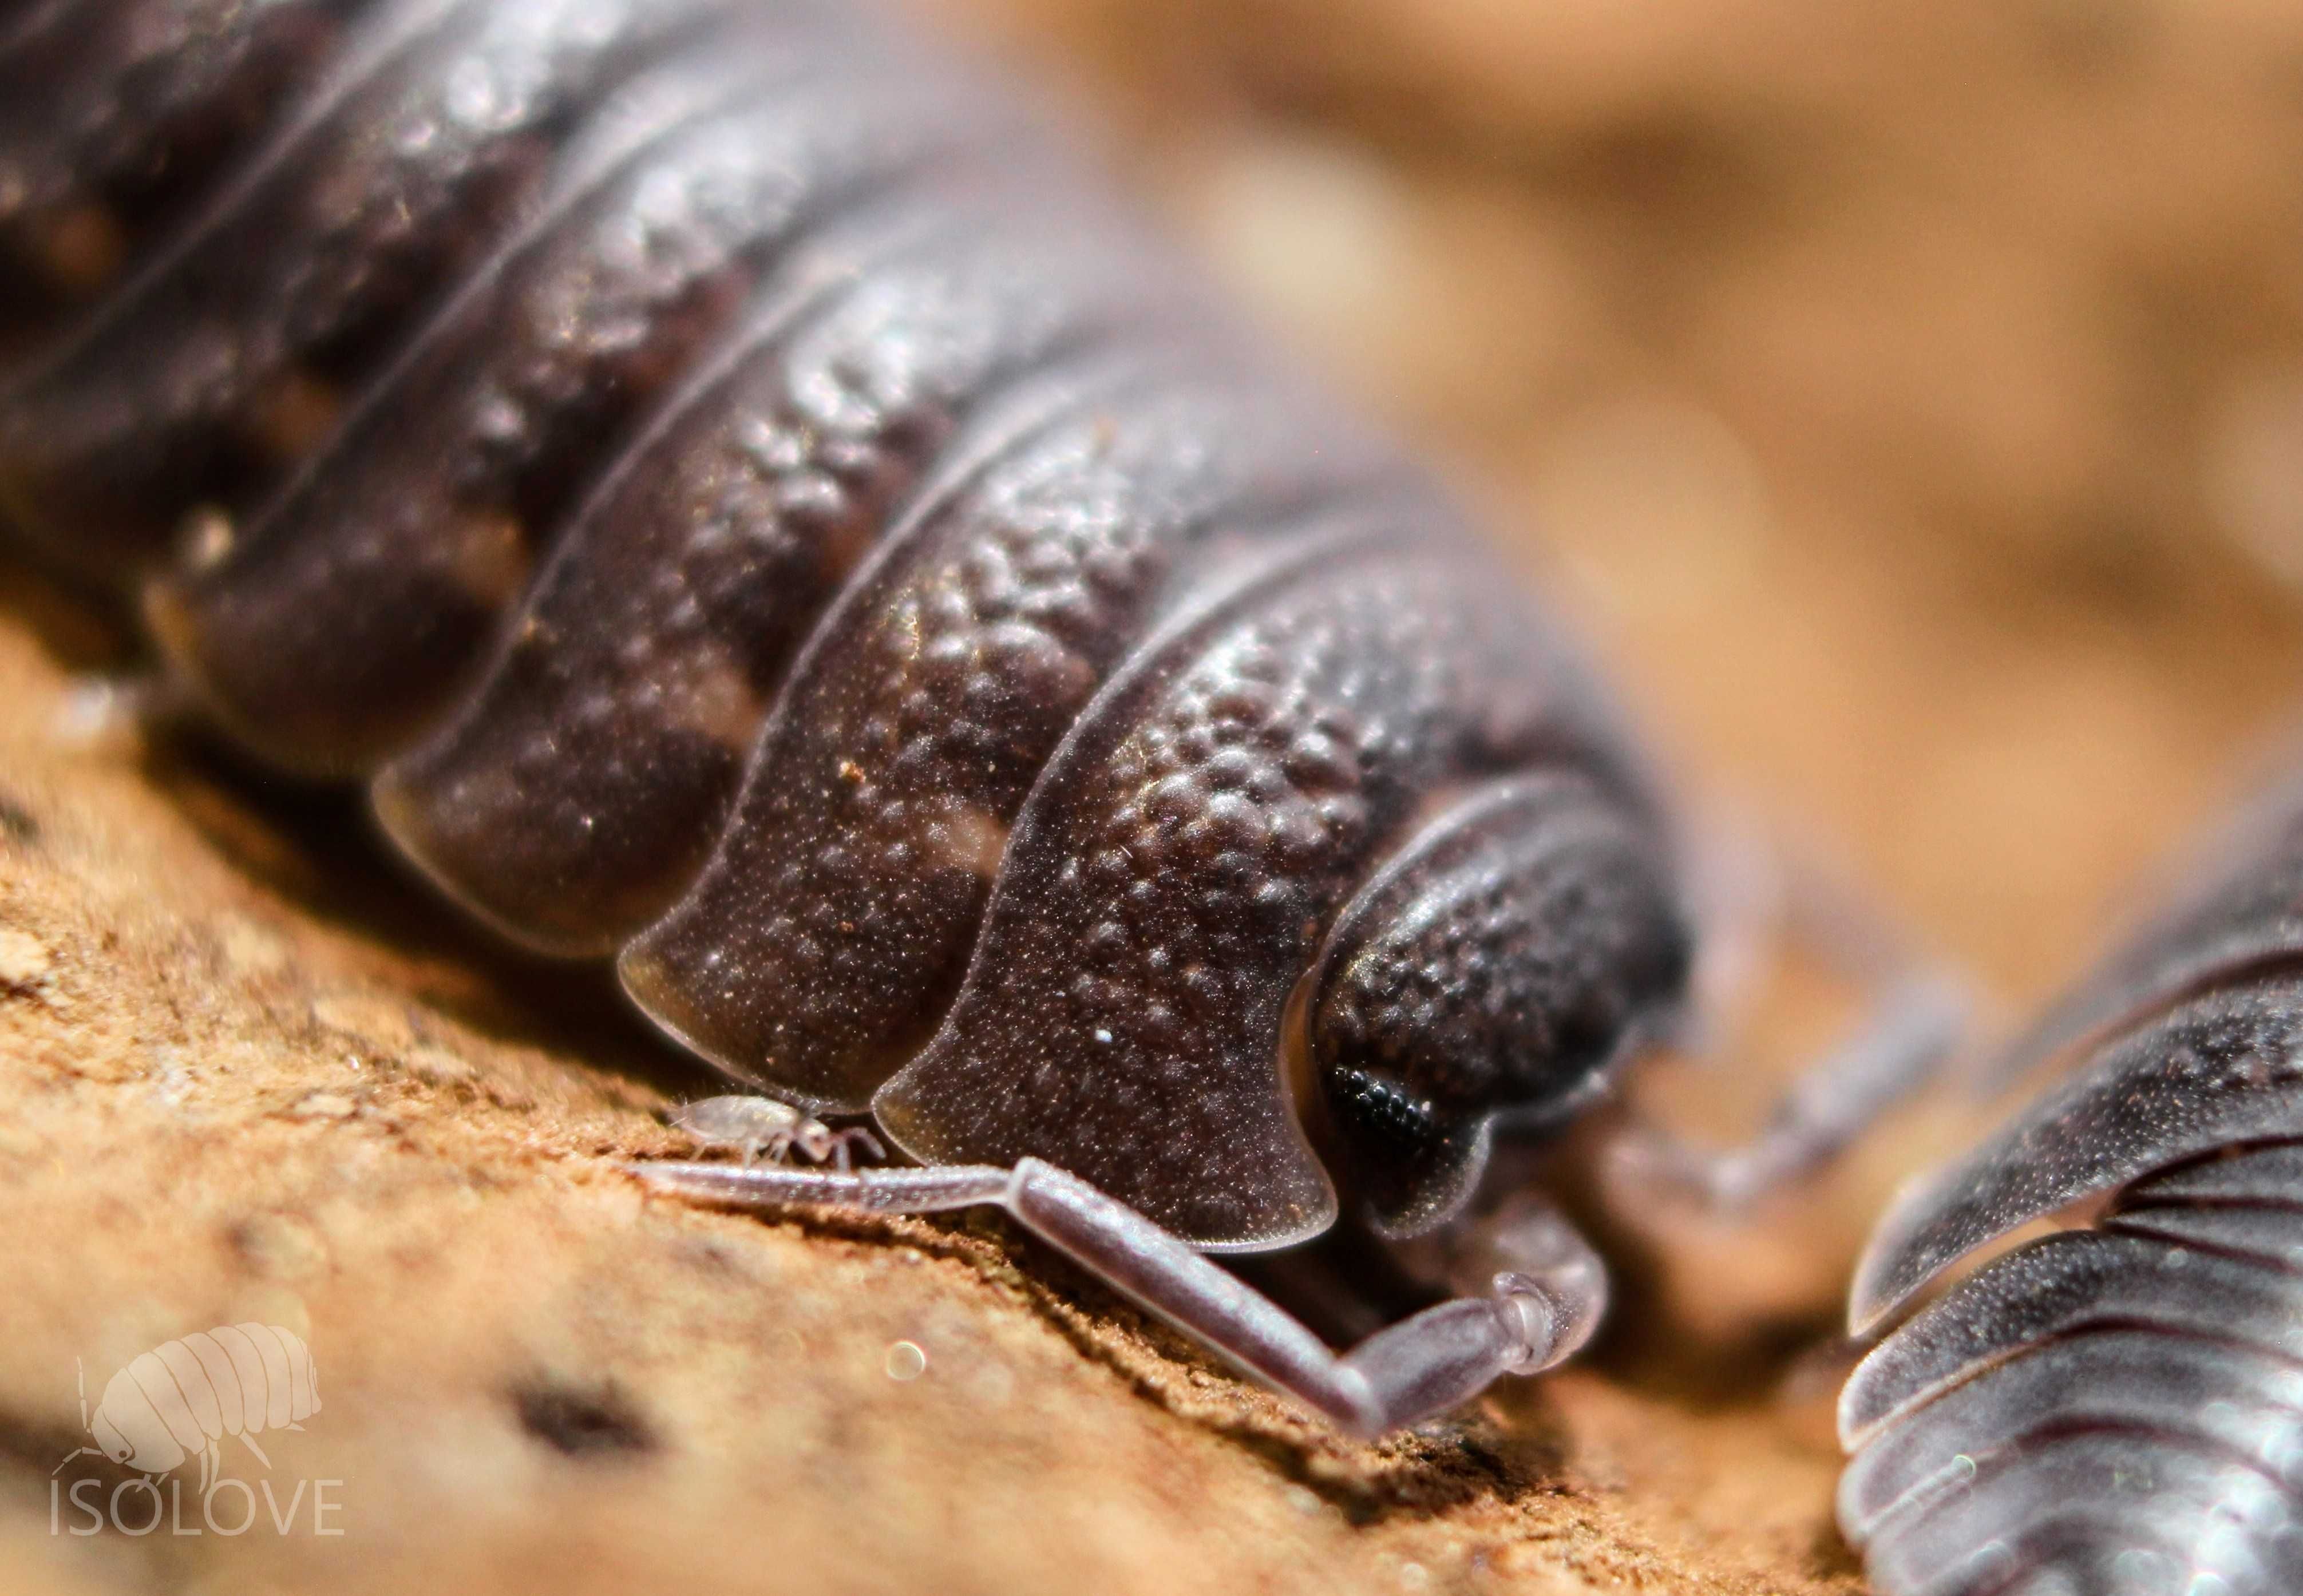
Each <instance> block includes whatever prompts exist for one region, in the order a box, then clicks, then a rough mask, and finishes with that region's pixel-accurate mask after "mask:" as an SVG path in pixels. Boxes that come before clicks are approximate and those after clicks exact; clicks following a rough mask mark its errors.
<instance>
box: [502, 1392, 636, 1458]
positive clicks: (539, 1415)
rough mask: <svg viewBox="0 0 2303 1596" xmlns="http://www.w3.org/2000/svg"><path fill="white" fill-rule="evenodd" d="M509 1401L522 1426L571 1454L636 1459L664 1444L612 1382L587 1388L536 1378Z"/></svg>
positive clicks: (555, 1447)
mask: <svg viewBox="0 0 2303 1596" xmlns="http://www.w3.org/2000/svg"><path fill="white" fill-rule="evenodd" d="M511 1399H512V1406H513V1407H514V1408H515V1409H517V1410H518V1412H519V1427H520V1428H521V1429H523V1430H525V1431H527V1432H528V1434H530V1435H532V1436H534V1437H535V1438H536V1440H540V1441H542V1442H543V1443H544V1445H545V1446H547V1447H550V1448H553V1450H554V1451H556V1452H560V1453H562V1454H564V1455H565V1456H567V1457H604V1456H609V1455H622V1456H627V1457H638V1456H642V1455H644V1454H646V1453H649V1452H653V1451H654V1450H656V1449H657V1448H658V1447H659V1446H660V1445H661V1443H660V1442H659V1441H658V1440H657V1439H656V1433H655V1427H654V1425H652V1424H650V1423H648V1422H647V1420H646V1418H645V1417H644V1416H643V1415H642V1414H640V1412H639V1410H638V1409H637V1408H636V1407H635V1406H632V1403H631V1400H630V1398H628V1397H626V1396H625V1395H624V1393H623V1392H622V1390H621V1389H619V1388H618V1387H617V1385H616V1384H615V1382H614V1381H609V1382H607V1383H606V1384H604V1385H601V1386H597V1387H594V1388H591V1389H583V1388H579V1387H576V1386H570V1385H563V1384H561V1383H559V1382H558V1381H533V1382H530V1383H527V1384H523V1385H519V1386H516V1387H514V1388H513V1389H512V1392H511Z"/></svg>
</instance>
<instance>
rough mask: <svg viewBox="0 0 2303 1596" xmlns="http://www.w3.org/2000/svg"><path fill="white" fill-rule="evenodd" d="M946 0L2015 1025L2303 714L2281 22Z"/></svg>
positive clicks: (1829, 7)
mask: <svg viewBox="0 0 2303 1596" xmlns="http://www.w3.org/2000/svg"><path fill="white" fill-rule="evenodd" d="M934 9H936V10H938V11H940V12H941V13H946V14H947V16H948V19H949V21H950V22H951V23H952V24H953V25H954V26H956V27H957V28H959V29H961V30H963V31H967V32H972V33H974V34H976V35H978V36H979V37H988V38H991V40H993V41H994V43H995V45H996V46H998V47H1000V48H1001V49H1002V50H1004V51H1005V52H1006V53H1008V55H1013V56H1018V57H1021V58H1023V59H1025V60H1027V61H1033V62H1036V63H1040V64H1042V66H1043V67H1046V68H1050V69H1052V71H1053V72H1054V73H1055V74H1056V75H1057V76H1059V79H1061V80H1066V81H1068V82H1070V83H1072V84H1075V85H1077V86H1079V87H1081V88H1082V89H1083V90H1084V92H1085V94H1086V95H1087V97H1090V98H1091V99H1092V101H1094V102H1096V108H1097V109H1098V110H1099V111H1100V112H1101V114H1102V120H1103V122H1104V125H1105V126H1107V127H1108V128H1109V129H1111V130H1113V137H1114V142H1115V148H1114V150H1113V152H1112V154H1113V156H1114V157H1115V158H1116V159H1117V160H1118V162H1119V163H1120V164H1121V165H1123V167H1124V168H1125V169H1126V171H1127V172H1128V173H1131V174H1132V175H1133V176H1134V177H1135V178H1136V179H1137V180H1138V181H1139V182H1140V183H1141V185H1142V186H1143V188H1144V189H1145V190H1148V191H1150V192H1151V193H1152V194H1154V195H1155V196H1157V197H1158V198H1160V200H1161V201H1162V202H1163V203H1164V204H1165V206H1166V207H1167V208H1168V212H1169V214H1170V215H1172V216H1173V217H1174V218H1175V220H1176V221H1177V223H1178V224H1179V225H1180V227H1181V228H1182V230H1183V231H1184V232H1185V233H1186V234H1187V235H1188V237H1189V238H1190V239H1192V240H1193V241H1195V242H1196V243H1197V245H1198V247H1199V248H1200V249H1201V251H1202V253H1203V254H1204V255H1205V257H1206V258H1208V259H1209V260H1210V261H1211V262H1212V263H1213V265H1214V266H1215V267H1216V268H1217V269H1218V270H1219V273H1220V274H1222V275H1223V276H1224V277H1225V278H1226V279H1227V280H1228V282H1229V283H1230V284H1231V285H1232V286H1233V287H1234V288H1235V289H1236V291H1238V292H1239V293H1240V294H1241V295H1242V296H1244V298H1245V299H1246V300H1248V301H1249V302H1250V303H1251V304H1252V305H1253V307H1256V308H1260V309H1261V311H1262V312H1264V313H1265V317H1266V319H1267V320H1268V321H1269V322H1270V325H1273V326H1274V327H1276V328H1277V329H1278V330H1279V331H1280V332H1281V333H1282V334H1284V335H1286V336H1287V337H1289V338H1291V339H1292V340H1293V341H1294V342H1295V343H1296V344H1297V345H1298V346H1299V347H1301V348H1302V349H1303V350H1306V351H1307V352H1308V353H1309V355H1310V356H1311V357H1312V358H1313V359H1317V360H1319V361H1321V362H1324V363H1325V365H1326V367H1328V368H1329V370H1331V371H1332V372H1333V373H1334V374H1335V376H1336V377H1337V380H1338V381H1339V382H1340V383H1341V384H1344V385H1345V386H1346V387H1347V388H1349V389H1350V390H1352V391H1354V393H1356V394H1357V395H1358V396H1359V397H1360V398H1361V399H1362V401H1364V402H1365V403H1366V404H1368V405H1370V406H1371V407H1372V408H1373V409H1375V410H1377V411H1378V412H1379V413H1380V414H1382V415H1384V416H1386V417H1388V418H1390V419H1391V420H1392V421H1393V422H1394V423H1395V424H1396V426H1398V427H1399V428H1400V429H1402V430H1403V431H1405V433H1406V434H1407V435H1409V437H1410V438H1411V440H1412V441H1413V442H1414V443H1416V444H1417V445H1419V446H1420V447H1421V450H1422V451H1423V452H1425V453H1426V454H1427V455H1428V456H1430V457H1433V458H1436V459H1438V460H1440V461H1441V462H1442V463H1443V464H1449V465H1452V466H1453V467H1454V469H1455V477H1456V479H1457V481H1458V483H1459V484H1460V485H1462V486H1464V489H1465V491H1466V492H1468V493H1470V494H1472V495H1473V496H1474V497H1475V498H1479V499H1481V500H1484V502H1485V504H1484V508H1485V509H1486V511H1487V519H1488V521H1489V524H1490V525H1491V526H1493V527H1494V528H1497V530H1498V531H1499V532H1502V533H1504V534H1506V535H1509V536H1514V537H1516V538H1517V539H1518V540H1519V543H1520V545H1521V546H1522V547H1523V549H1524V550H1525V552H1526V554H1527V557H1528V559H1529V561H1530V562H1531V565H1538V566H1541V565H1543V564H1544V563H1545V562H1548V570H1545V571H1544V572H1543V576H1542V578H1541V579H1543V580H1546V581H1547V582H1548V584H1549V586H1550V587H1552V588H1553V589H1554V590H1555V591H1556V592H1558V593H1559V595H1561V598H1562V601H1563V602H1564V604H1565V607H1566V608H1567V609H1568V610H1569V612H1571V614H1573V616H1575V617H1576V618H1577V619H1579V620H1580V621H1582V622H1583V623H1584V624H1585V626H1586V627H1587V629H1590V630H1592V631H1594V632H1595V633H1596V634H1597V636H1598V641H1599V645H1600V646H1601V648H1602V650H1603V652H1604V653H1605V654H1607V657H1608V663H1609V664H1610V665H1611V666H1612V667H1613V668H1614V670H1615V672H1616V674H1617V675H1618V676H1619V677H1620V678H1622V679H1624V680H1627V681H1628V682H1629V683H1630V684H1631V688H1632V692H1633V694H1634V697H1635V698H1636V699H1637V700H1638V703H1639V707H1640V708H1641V710H1642V711H1644V712H1645V714H1647V715H1648V717H1649V720H1650V721H1651V722H1655V723H1656V726H1657V730H1658V732H1659V734H1660V736H1661V739H1662V740H1663V741H1664V742H1665V744H1666V747H1667V748H1668V749H1670V750H1671V751H1672V752H1673V753H1674V754H1675V755H1676V756H1680V757H1681V758H1682V760H1683V763H1684V764H1686V765H1688V766H1689V767H1691V770H1692V772H1693V773H1695V774H1696V775H1698V776H1699V777H1700V778H1701V779H1702V781H1703V783H1704V784H1706V785H1708V786H1711V787H1719V786H1723V785H1724V786H1725V788H1726V789H1727V790H1729V791H1730V792H1731V793H1732V794H1734V795H1735V796H1738V797H1742V798H1751V799H1754V800H1757V801H1759V802H1761V803H1763V804H1764V805H1765V806H1767V807H1768V808H1770V809H1772V810H1775V811H1776V812H1777V813H1780V814H1784V815H1787V816H1788V817H1789V818H1791V819H1793V821H1795V822H1799V823H1809V824H1811V825H1812V826H1814V827H1815V828H1817V829H1818V832H1819V833H1820V834H1822V835H1824V836H1826V837H1827V838H1829V839H1831V846H1833V847H1835V848H1838V849H1843V851H1844V852H1845V853H1846V854H1847V855H1849V856H1850V857H1851V858H1852V862H1853V863H1854V864H1856V865H1857V866H1860V869H1861V870H1862V871H1863V873H1864V874H1866V875H1867V876H1868V877H1869V879H1871V880H1872V881H1874V882H1877V883H1878V885H1879V887H1880V889H1881V891H1882V892H1883V893H1884V895H1885V896H1886V897H1887V898H1888V899H1890V900H1891V901H1892V902H1893V903H1894V905H1895V906H1896V907H1898V908H1901V909H1902V910H1903V911H1904V912H1906V913H1908V914H1909V915H1911V916H1913V917H1915V918H1916V919H1917V920H1918V921H1919V923H1920V924H1921V925H1922V926H1923V927H1924V928H1925V929H1926V930H1927V931H1928V933H1930V934H1932V935H1933V936H1934V937H1935V938H1936V939H1937V940H1938V941H1939V942H1941V943H1942V944H1943V945H1944V946H1945V947H1946V948H1948V949H1949V950H1952V951H1953V952H1955V953H1957V954H1959V955H1961V956H1962V957H1964V958H1967V959H1969V960H1970V961H1972V962H1973V964H1974V965H1975V966H1976V967H1977V968H1978V970H1979V971H1980V972H1981V973H1982V974H1984V975H1986V976H1987V978H1989V979H1990V980H1991V981H1992V982H1993V983H1994V984H1995V986H1996V987H1997V988H1998V989H1999V991H2000V992H2002V993H2003V994H2004V996H2005V997H2006V999H2007V1000H2009V1001H2011V1002H2020V1003H2025V1004H2028V1003H2029V1002H2032V1001H2036V1000H2037V998H2038V997H2039V996H2040V995H2041V994H2042V992H2044V990H2045V989H2046V988H2047V987H2048V986H2049V985H2051V984H2053V983H2054V982H2055V981H2057V980H2059V979H2061V978H2063V977H2064V976H2066V975H2069V974H2070V973H2071V970H2072V969H2073V968H2074V967H2076V966H2077V965H2078V964H2079V962H2080V961H2081V960H2082V959H2083V958H2085V957H2086V956H2087V955H2088V951H2089V950H2090V949H2092V948H2093V947H2094V946H2095V945H2096V942H2097V940H2098V939H2099V938H2100V937H2101V936H2102V935H2103V934H2105V932H2106V930H2107V929H2108V928H2109V927H2108V925H2107V924H2106V920H2107V917H2109V918H2110V919H2111V920H2115V919H2116V918H2117V917H2118V915H2119V914H2120V912H2121V911H2122V908H2123V907H2125V906H2126V905H2127V903H2128V900H2129V899H2130V897H2131V894H2132V890H2133V883H2134V882H2135V881H2136V878H2137V875H2138V872H2140V871H2142V870H2143V869H2144V868H2145V867H2146V866H2150V865H2151V864H2153V863H2154V862H2155V860H2156V859H2157V857H2159V856H2160V855H2161V854H2162V853H2163V851H2164V849H2165V848H2166V847H2167V846H2168V845H2169V844H2170V843H2171V842H2172V841H2173V840H2175V839H2177V838H2178V837H2180V836H2181V834H2182V832H2184V831H2185V829H2186V828H2187V827H2188V826H2189V825H2191V824H2192V823H2196V822H2197V821H2198V820H2199V819H2200V818H2201V817H2203V816H2204V815H2206V814H2208V813H2211V812H2212V811H2213V809H2214V806H2215V805H2216V804H2217V803H2218V802H2220V801H2221V800H2222V799H2223V798H2224V797H2226V796H2227V795H2228V794H2229V792H2230V791H2231V788H2232V785H2233V783H2234V782H2235V781H2239V780H2240V779H2241V778H2242V777H2243V775H2244V774H2245V773H2246V769H2247V764H2248V761H2249V760H2250V758H2251V757H2252V756H2255V755H2257V754H2258V753H2259V752H2260V751H2261V748H2262V746H2263V743H2264V739H2265V737H2266V736H2267V735H2268V734H2269V733H2270V732H2271V731H2273V730H2275V729H2276V728H2278V727H2280V726H2281V725H2282V724H2283V722H2284V717H2285V716H2286V715H2287V714H2289V713H2290V711H2292V710H2293V709H2295V708H2296V706H2297V705H2299V703H2303V671H2299V669H2298V666H2299V663H2303V7H2299V6H2296V5H2294V4H2286V3H2282V0H2182V3H2178V0H1928V4H1883V5H1862V6H1849V5H1846V4H1841V0H1683V3H1682V4H1675V5H1668V6H1624V5H1622V4H1615V3H1613V0H935V4H934Z"/></svg>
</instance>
